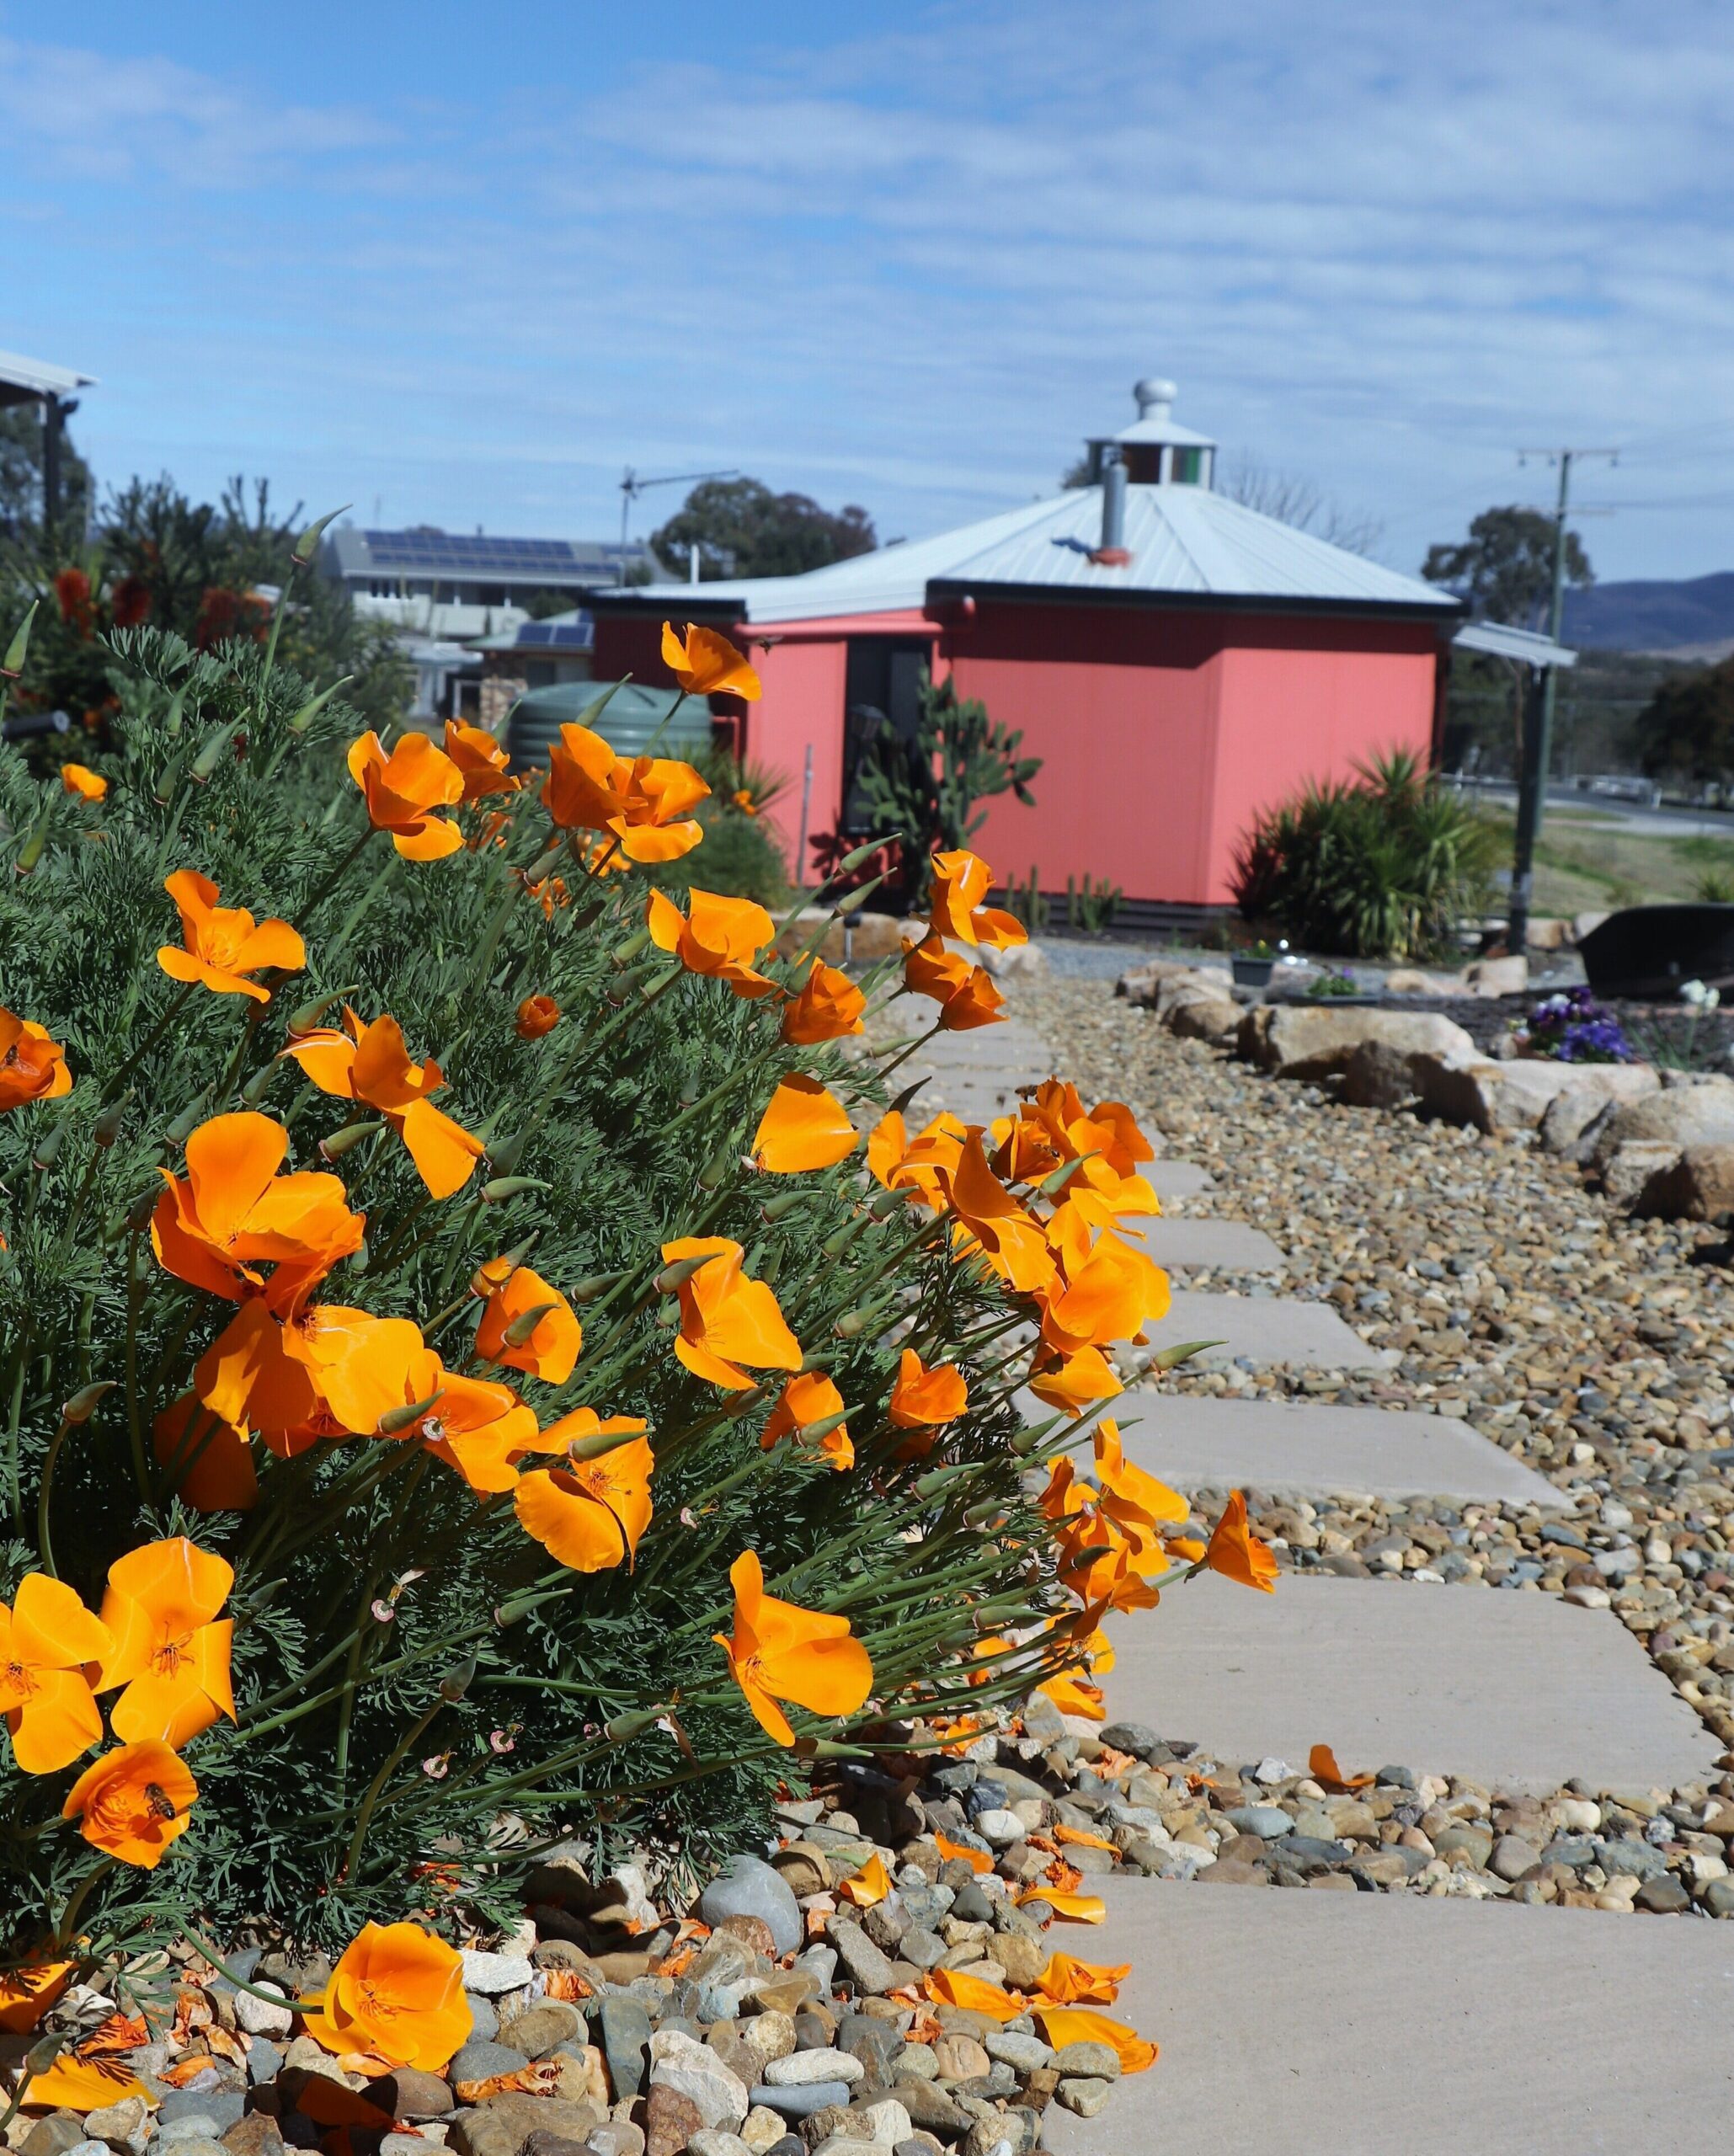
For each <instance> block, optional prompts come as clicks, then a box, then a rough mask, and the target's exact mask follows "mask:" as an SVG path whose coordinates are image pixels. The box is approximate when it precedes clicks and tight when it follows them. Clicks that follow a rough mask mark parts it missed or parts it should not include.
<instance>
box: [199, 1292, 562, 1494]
mask: <svg viewBox="0 0 1734 2156" xmlns="http://www.w3.org/2000/svg"><path fill="white" fill-rule="evenodd" d="M426 1352H427V1351H426V1349H425V1348H424V1343H423V1341H422V1337H421V1332H420V1330H419V1327H418V1326H415V1325H413V1323H412V1322H411V1321H410V1320H409V1319H408V1318H403V1317H388V1318H378V1317H373V1316H371V1315H370V1314H369V1313H368V1312H367V1311H365V1310H351V1309H349V1308H347V1307H346V1306H345V1305H343V1304H340V1303H317V1304H315V1305H313V1306H312V1308H311V1309H304V1308H302V1307H301V1305H299V1304H297V1305H296V1306H295V1307H294V1308H293V1309H292V1310H291V1311H290V1313H289V1315H288V1317H287V1318H286V1320H285V1321H284V1322H283V1323H281V1324H279V1323H278V1321H276V1319H275V1318H274V1317H273V1316H272V1315H270V1313H269V1310H267V1309H266V1308H264V1306H263V1305H261V1304H259V1302H258V1301H257V1300H252V1301H248V1302H245V1303H243V1305H241V1308H240V1309H239V1310H237V1312H236V1314H235V1315H234V1316H233V1318H232V1319H231V1320H230V1321H229V1323H228V1324H227V1326H225V1327H224V1329H223V1331H221V1333H219V1334H218V1336H217V1337H216V1339H215V1340H214V1341H213V1342H211V1346H210V1347H209V1348H206V1350H205V1353H204V1354H203V1355H202V1356H200V1358H199V1362H198V1364H197V1366H196V1367H195V1370H194V1373H193V1384H194V1390H195V1391H196V1392H197V1394H198V1396H199V1397H200V1400H201V1401H203V1402H204V1403H205V1406H207V1407H208V1408H209V1409H210V1410H211V1412H212V1413H213V1414H214V1415H216V1416H217V1417H220V1418H221V1420H223V1421H224V1422H229V1423H232V1424H233V1425H235V1426H236V1428H247V1429H252V1430H256V1431H257V1432H258V1433H259V1437H260V1438H262V1439H263V1440H264V1443H265V1444H267V1445H268V1446H269V1448H270V1449H271V1450H272V1451H273V1452H275V1453H276V1454H279V1455H280V1457H283V1458H285V1459H291V1458H293V1457H294V1455H295V1454H296V1453H298V1452H302V1451H305V1450H306V1449H307V1446H308V1445H309V1444H312V1443H313V1442H314V1441H315V1440H316V1439H317V1438H330V1437H343V1436H351V1437H371V1436H373V1435H374V1434H375V1433H376V1432H377V1430H378V1428H379V1424H380V1421H381V1417H384V1416H386V1415H388V1414H390V1413H392V1411H393V1410H395V1409H397V1408H399V1407H402V1406H405V1405H406V1404H407V1403H408V1402H409V1401H414V1400H419V1399H423V1398H424V1397H425V1396H426V1394H425V1391H423V1392H417V1391H415V1390H413V1389H412V1388H413V1383H414V1381H415V1379H416V1377H417V1375H418V1372H417V1368H416V1364H417V1358H419V1357H420V1356H422V1355H423V1354H424V1353H426ZM434 1360H435V1366H436V1367H437V1363H438V1358H434ZM501 1389H502V1390H504V1388H501ZM427 1390H432V1388H431V1386H429V1388H427ZM531 1419H532V1420H533V1419H534V1418H533V1417H532V1418H531Z"/></svg>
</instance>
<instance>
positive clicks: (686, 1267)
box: [650, 1251, 711, 1295]
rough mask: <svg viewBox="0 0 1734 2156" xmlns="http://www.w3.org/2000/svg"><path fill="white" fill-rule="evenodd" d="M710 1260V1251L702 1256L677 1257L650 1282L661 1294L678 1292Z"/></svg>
mask: <svg viewBox="0 0 1734 2156" xmlns="http://www.w3.org/2000/svg"><path fill="white" fill-rule="evenodd" d="M710 1262H711V1253H710V1252H709V1251H707V1252H706V1254H705V1255H704V1256H703V1257H682V1258H677V1259H676V1260H675V1262H674V1264H672V1265H665V1266H664V1267H663V1268H662V1270H661V1272H660V1273H658V1274H657V1276H656V1278H654V1280H653V1281H652V1282H651V1283H650V1284H651V1286H652V1287H653V1288H654V1289H655V1290H656V1292H657V1294H659V1295H673V1294H678V1293H679V1292H680V1289H682V1288H683V1287H684V1286H685V1285H686V1283H687V1281H689V1280H690V1279H691V1278H692V1276H693V1274H694V1273H696V1272H697V1271H698V1270H699V1268H700V1267H701V1266H705V1265H708V1264H709V1263H710Z"/></svg>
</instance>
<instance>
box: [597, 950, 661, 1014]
mask: <svg viewBox="0 0 1734 2156" xmlns="http://www.w3.org/2000/svg"><path fill="white" fill-rule="evenodd" d="M662 965H663V961H662V959H661V958H652V959H650V960H649V961H648V963H645V964H643V965H642V966H632V967H631V968H629V969H627V972H625V973H623V974H622V975H621V977H620V979H618V980H616V981H614V982H612V983H611V984H610V985H608V986H607V987H606V988H605V989H604V990H603V994H604V995H606V997H607V998H608V1001H610V1002H611V1003H624V1002H625V1001H626V1000H627V997H628V996H629V995H636V994H637V992H638V990H639V989H641V988H643V985H644V984H645V983H646V982H647V981H651V980H654V979H655V978H656V976H657V974H659V972H660V971H661V970H662Z"/></svg>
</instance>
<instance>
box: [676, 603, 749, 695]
mask: <svg viewBox="0 0 1734 2156" xmlns="http://www.w3.org/2000/svg"><path fill="white" fill-rule="evenodd" d="M662 663H663V664H664V666H666V667H667V668H668V670H669V671H670V673H671V674H672V675H674V677H675V680H677V681H678V682H679V683H680V686H681V687H682V688H683V689H684V690H685V691H686V694H687V695H688V696H744V698H745V699H746V701H747V702H749V703H755V702H757V701H758V698H759V696H760V686H759V677H758V675H756V674H755V672H754V671H753V670H752V668H751V667H750V665H749V664H747V659H746V654H745V653H744V652H740V651H737V650H736V649H735V648H734V645H733V644H732V643H729V641H728V638H727V637H725V636H723V635H721V634H720V633H719V632H718V631H717V630H715V629H707V628H702V627H700V626H699V625H698V623H697V622H692V623H691V624H690V625H689V626H688V627H687V631H686V635H685V637H684V638H683V637H677V636H676V635H675V626H674V623H673V622H664V623H663V625H662Z"/></svg>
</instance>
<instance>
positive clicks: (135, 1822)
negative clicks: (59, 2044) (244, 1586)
mask: <svg viewBox="0 0 1734 2156" xmlns="http://www.w3.org/2000/svg"><path fill="white" fill-rule="evenodd" d="M224 1569H225V1570H227V1566H226V1567H225V1568H224ZM198 1796H199V1785H198V1784H197V1783H196V1782H195V1780H193V1777H192V1775H191V1774H190V1773H189V1771H188V1769H187V1766H186V1764H185V1763H184V1761H183V1760H182V1759H181V1758H179V1757H178V1755H177V1754H176V1753H175V1752H174V1749H173V1747H172V1746H170V1745H169V1744H167V1743H165V1742H163V1740H162V1739H161V1738H160V1737H141V1738H139V1739H137V1740H136V1741H135V1742H131V1743H126V1744H122V1745H120V1747H119V1748H117V1749H116V1750H115V1751H113V1752H104V1754H103V1756H102V1757H101V1758H100V1759H96V1760H93V1762H92V1763H91V1764H90V1765H89V1766H88V1767H87V1768H86V1769H84V1771H83V1774H80V1775H79V1777H78V1779H77V1781H75V1782H74V1783H73V1785H72V1788H71V1789H70V1790H67V1801H66V1802H65V1803H64V1804H63V1805H62V1806H61V1818H62V1819H76V1820H77V1822H78V1831H79V1833H81V1834H83V1837H84V1838H85V1840H86V1841H87V1842H88V1843H90V1844H92V1846H93V1848H96V1849H103V1850H105V1851H106V1852H107V1854H109V1855H110V1856H117V1857H119V1858H120V1861H121V1863H122V1864H134V1865H137V1866H138V1867H139V1869H140V1870H141V1871H154V1870H156V1869H157V1865H159V1864H161V1863H162V1861H163V1858H164V1857H165V1856H167V1855H168V1851H169V1849H170V1847H171V1845H172V1844H173V1843H175V1842H177V1841H179V1839H180V1838H181V1836H182V1835H183V1834H184V1833H185V1832H186V1831H187V1828H189V1826H190V1825H191V1824H192V1820H191V1817H190V1816H189V1815H190V1813H191V1812H192V1808H193V1806H194V1804H195V1802H196V1801H197V1799H198ZM100 2101H102V2102H103V2103H113V2102H114V2101H115V2091H114V2084H113V2082H112V2081H110V2083H109V2088H108V2091H107V2093H106V2094H105V2095H104V2096H103V2097H102V2098H101V2099H100ZM90 2108H92V2109H94V2108H95V2106H94V2105H92V2106H91V2107H90Z"/></svg>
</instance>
